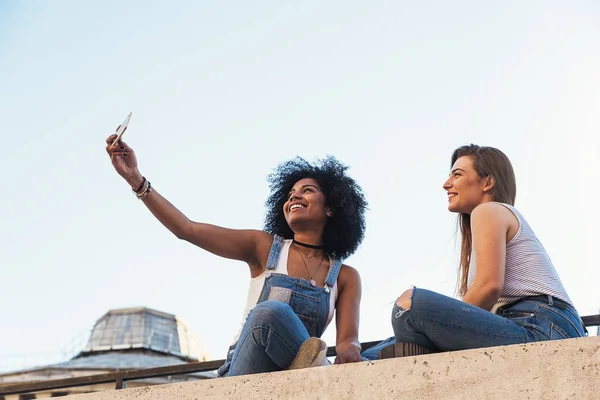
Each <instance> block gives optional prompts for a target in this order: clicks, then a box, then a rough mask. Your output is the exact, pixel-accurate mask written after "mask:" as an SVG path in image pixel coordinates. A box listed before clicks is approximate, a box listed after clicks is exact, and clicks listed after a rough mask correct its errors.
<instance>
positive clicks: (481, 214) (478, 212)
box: [471, 202, 515, 220]
mask: <svg viewBox="0 0 600 400" xmlns="http://www.w3.org/2000/svg"><path fill="white" fill-rule="evenodd" d="M471 218H472V219H486V220H490V219H491V220H494V219H496V220H510V219H514V218H515V216H514V214H513V213H512V211H510V210H509V209H508V208H507V207H504V206H503V205H502V204H500V203H495V202H490V203H482V204H480V205H478V206H477V207H475V208H474V209H473V211H472V212H471Z"/></svg>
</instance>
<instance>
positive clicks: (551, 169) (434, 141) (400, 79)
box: [0, 0, 600, 370]
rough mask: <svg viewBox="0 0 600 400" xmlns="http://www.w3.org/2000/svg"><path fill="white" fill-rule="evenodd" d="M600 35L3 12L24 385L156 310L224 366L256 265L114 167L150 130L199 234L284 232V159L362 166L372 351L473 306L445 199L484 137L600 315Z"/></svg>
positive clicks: (536, 24) (163, 178)
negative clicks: (412, 302)
mask: <svg viewBox="0 0 600 400" xmlns="http://www.w3.org/2000/svg"><path fill="white" fill-rule="evenodd" d="M598 21H600V4H599V3H598V2H595V1H591V0H590V1H570V2H562V1H528V2H521V1H505V2H501V3H498V2H481V1H459V2H446V1H441V0H440V1H428V2H407V1H403V2H401V1H387V2H382V1H372V2H368V3H367V2H363V1H327V2H326V1H305V2H286V1H256V2H245V1H230V2H217V1H213V2H207V1H204V2H192V1H190V2H183V1H179V2H166V1H163V2H157V1H154V2H150V1H128V2H122V1H102V2H100V1H96V2H80V1H52V2H50V1H41V0H40V1H35V2H17V1H3V2H2V3H1V4H0V121H1V124H2V126H1V128H0V135H1V139H2V143H3V149H4V151H3V154H2V156H1V158H0V174H1V175H0V177H1V180H0V182H1V186H0V285H1V286H0V287H1V288H2V289H1V290H0V307H1V308H0V310H1V312H2V319H1V320H2V322H1V326H0V368H2V369H4V370H7V369H16V368H21V367H25V366H30V365H33V364H36V363H41V362H47V361H56V357H57V356H58V354H59V353H60V351H61V350H62V349H64V347H65V346H67V345H68V344H69V342H70V341H71V339H72V338H74V337H81V335H84V336H85V334H86V332H88V331H89V329H91V328H92V326H93V324H94V322H95V321H96V320H97V319H98V318H100V317H101V316H102V315H103V314H104V313H105V312H106V311H108V310H109V309H112V308H122V307H133V306H147V307H151V308H156V309H159V310H162V311H166V312H170V313H174V314H177V315H178V316H179V317H181V318H182V319H183V320H184V321H185V322H186V324H187V325H188V326H189V328H190V329H191V330H192V331H193V332H195V334H196V335H197V336H198V337H199V338H200V340H201V341H202V343H203V344H204V346H205V347H206V348H207V349H208V351H209V352H210V353H211V354H212V355H213V356H214V357H215V358H223V357H224V355H225V352H226V349H227V346H228V345H229V344H230V341H231V340H232V338H233V336H234V334H235V333H236V330H237V329H238V326H239V323H240V318H241V314H242V310H243V306H244V304H245V297H246V290H247V286H248V279H249V274H248V267H247V266H246V265H245V264H243V263H240V262H235V261H229V260H225V259H221V258H219V257H217V256H213V255H211V254H209V253H207V252H204V251H203V250H201V249H198V248H196V247H194V246H192V245H190V244H188V243H185V242H182V241H179V240H177V239H176V238H175V237H174V236H173V235H172V234H171V233H170V232H168V231H167V230H166V229H165V228H163V227H162V226H161V225H160V224H159V223H158V222H157V221H156V220H154V218H153V217H152V216H151V215H150V213H149V212H148V211H147V210H146V208H145V207H144V206H143V204H142V203H141V202H140V201H138V200H137V199H136V198H135V196H134V195H133V194H132V193H131V191H130V189H129V187H128V186H127V184H126V183H125V182H124V181H123V180H122V179H121V178H120V177H119V176H118V175H117V174H116V173H115V172H114V170H113V168H112V166H111V164H110V162H109V159H108V157H107V155H106V153H105V150H104V140H105V138H106V136H108V135H109V134H111V133H112V132H113V130H114V129H115V128H116V126H117V125H118V124H119V123H120V122H121V121H122V120H123V118H124V117H125V116H126V115H127V113H128V112H130V111H133V117H132V119H131V123H130V127H129V129H128V130H127V133H126V134H125V140H126V141H127V142H128V143H129V144H130V145H131V146H132V147H133V148H134V149H135V150H136V152H137V154H138V159H139V162H140V170H141V172H142V173H143V174H144V175H145V176H146V177H148V178H149V180H150V181H151V182H152V184H153V186H155V187H156V188H157V189H158V190H159V191H160V192H161V193H162V194H163V195H165V196H166V197H167V198H168V199H169V200H170V201H172V202H173V203H174V204H175V205H176V206H178V207H179V208H180V209H181V210H182V211H184V212H185V213H186V214H187V215H188V216H189V217H190V218H192V219H194V220H198V221H203V222H209V223H214V224H219V225H222V226H227V227H233V228H258V229H260V228H261V227H262V221H263V216H264V206H263V204H264V201H265V199H266V197H267V194H268V187H267V184H266V179H265V178H266V175H267V174H268V173H269V172H270V171H271V170H272V169H273V168H274V167H275V166H276V165H277V164H278V163H279V162H281V161H283V160H286V159H289V158H291V157H294V156H296V155H300V156H302V157H305V158H307V159H313V158H314V157H317V156H324V155H326V154H333V155H335V156H337V157H338V158H339V159H340V160H342V161H343V162H345V163H346V164H348V165H350V166H351V170H350V173H351V175H352V176H353V177H354V178H356V179H357V181H358V182H359V183H360V184H361V185H362V187H363V189H364V191H365V193H366V195H367V198H368V201H369V203H370V211H369V212H368V214H367V233H366V238H365V241H364V242H363V245H362V246H361V248H360V249H359V250H358V252H357V253H356V254H355V255H354V256H352V257H351V258H350V259H348V260H347V263H348V264H350V265H352V266H354V267H356V268H357V269H358V270H359V271H360V273H361V276H362V280H363V301H362V307H361V327H360V339H361V340H362V341H370V340H376V339H381V338H384V337H388V336H390V335H391V334H392V330H391V326H390V312H391V305H392V302H393V301H394V300H395V298H396V297H397V296H398V295H399V294H400V293H401V292H402V291H403V290H405V289H407V288H408V287H409V286H410V285H411V284H414V285H417V286H420V287H424V288H429V289H433V290H437V291H440V292H441V293H444V294H447V295H453V293H454V288H455V281H456V271H457V259H458V253H457V251H456V249H455V239H456V238H455V215H453V214H451V213H449V212H448V211H447V209H446V206H447V200H446V196H445V193H444V192H443V190H442V188H441V185H442V183H443V182H444V180H445V179H446V176H447V173H448V171H449V162H450V155H451V153H452V151H453V150H454V148H455V147H457V146H459V145H463V144H467V143H471V142H474V143H477V144H483V145H491V146H495V147H498V148H500V149H501V150H503V151H504V152H505V153H506V154H507V155H508V156H509V157H510V159H511V160H512V162H513V165H514V167H515V170H516V174H517V182H518V194H517V204H516V206H517V207H518V208H519V210H520V211H521V212H522V213H523V214H524V216H525V218H526V219H527V220H528V221H529V223H530V224H531V225H532V227H533V229H534V230H535V232H536V233H537V235H538V236H539V237H540V239H541V240H542V243H543V244H544V246H545V247H546V249H547V250H548V252H549V254H550V256H551V258H552V260H553V261H554V264H555V266H556V268H557V270H558V272H559V274H560V276H561V278H562V280H563V283H564V284H565V286H566V288H567V290H568V292H569V294H570V296H571V298H572V300H573V301H574V302H575V305H576V307H577V308H578V310H579V311H580V313H581V314H582V315H588V314H596V313H598V311H599V309H600V294H599V290H598V282H599V281H600V279H599V278H600V272H599V264H598V258H597V256H596V248H597V247H598V239H599V237H600V235H599V234H598V226H599V223H600V212H599V211H598V205H597V204H598V184H599V182H600V168H599V167H600V165H599V161H598V148H599V146H600V139H599V132H600V74H599V73H598V71H600V24H598ZM594 331H595V329H594ZM324 338H325V339H326V341H327V342H328V343H329V344H330V345H333V344H334V343H335V327H334V324H332V326H330V328H329V329H328V330H327V332H326V334H325V337H324ZM25 356H28V357H27V358H25Z"/></svg>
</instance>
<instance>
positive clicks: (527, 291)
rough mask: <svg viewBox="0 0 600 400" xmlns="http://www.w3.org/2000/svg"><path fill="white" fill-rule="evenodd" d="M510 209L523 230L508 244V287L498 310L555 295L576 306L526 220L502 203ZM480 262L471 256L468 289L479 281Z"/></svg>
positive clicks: (507, 205)
mask: <svg viewBox="0 0 600 400" xmlns="http://www.w3.org/2000/svg"><path fill="white" fill-rule="evenodd" d="M498 204H501V205H503V206H504V207H506V208H508V209H509V210H510V211H512V213H513V214H514V215H515V216H516V217H517V220H518V221H519V230H518V231H517V233H516V234H515V236H514V237H513V238H512V239H511V240H510V241H509V242H508V243H507V244H506V267H505V272H504V287H503V288H502V291H501V292H500V297H499V298H498V301H497V302H496V305H495V306H494V308H493V309H494V310H496V309H497V308H498V307H502V306H504V305H507V304H511V303H514V302H515V301H518V300H519V299H522V298H523V297H528V296H539V295H551V296H552V297H556V298H557V299H560V300H563V301H565V302H567V303H569V304H570V305H573V303H572V302H571V299H570V298H569V296H568V295H567V291H566V290H565V288H564V286H563V284H562V282H561V281H560V278H559V276H558V273H557V272H556V270H555V269H554V265H552V261H551V260H550V257H549V256H548V253H546V250H545V249H544V246H542V243H541V242H540V241H539V239H538V238H537V236H535V233H533V230H532V229H531V227H530V226H529V224H528V223H527V221H525V218H523V216H522V215H521V214H520V213H519V212H518V211H517V210H516V209H515V208H514V207H513V206H511V205H509V204H504V203H498ZM476 273H477V260H475V253H474V252H473V253H472V254H471V265H470V267H469V275H468V283H467V288H470V287H471V285H472V284H473V282H474V281H475V276H476Z"/></svg>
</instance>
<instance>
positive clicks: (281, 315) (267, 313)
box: [248, 300, 294, 324]
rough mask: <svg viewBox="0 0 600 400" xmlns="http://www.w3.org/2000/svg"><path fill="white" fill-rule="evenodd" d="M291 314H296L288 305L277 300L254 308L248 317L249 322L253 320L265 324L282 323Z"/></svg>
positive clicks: (268, 301) (259, 304) (265, 302)
mask: <svg viewBox="0 0 600 400" xmlns="http://www.w3.org/2000/svg"><path fill="white" fill-rule="evenodd" d="M290 314H294V311H293V310H292V308H291V307H290V306H289V305H288V304H286V303H282V302H281V301H277V300H266V301H263V302H262V303H258V304H257V305H256V306H254V308H253V309H252V311H251V312H250V314H249V315H248V320H253V321H256V322H260V323H263V324H264V323H269V322H280V321H281V320H283V319H285V318H286V316H288V315H290Z"/></svg>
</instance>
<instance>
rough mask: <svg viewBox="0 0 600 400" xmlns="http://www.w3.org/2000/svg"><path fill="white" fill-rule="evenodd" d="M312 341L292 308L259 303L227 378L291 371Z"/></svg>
mask: <svg viewBox="0 0 600 400" xmlns="http://www.w3.org/2000/svg"><path fill="white" fill-rule="evenodd" d="M308 338H309V334H308V331H307V330H306V328H305V327H304V325H303V324H302V321H300V318H298V316H297V315H296V314H295V313H294V311H293V310H292V308H291V307H290V306H289V305H288V304H285V303H282V302H280V301H275V300H267V301H264V302H262V303H259V304H257V305H256V307H254V308H253V309H252V311H250V314H249V315H248V319H247V320H246V323H245V324H244V328H243V329H242V333H241V334H240V338H239V340H238V343H237V346H236V348H237V349H238V351H236V352H234V353H233V358H232V359H231V367H230V369H229V373H228V374H227V375H228V376H236V375H245V374H256V373H262V372H273V371H281V370H283V369H287V367H288V366H289V365H290V363H291V362H292V361H293V360H294V357H296V354H298V350H299V349H300V346H301V345H302V343H304V341H305V340H306V339H308Z"/></svg>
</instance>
